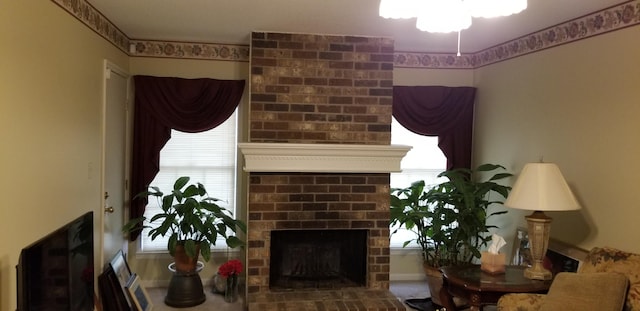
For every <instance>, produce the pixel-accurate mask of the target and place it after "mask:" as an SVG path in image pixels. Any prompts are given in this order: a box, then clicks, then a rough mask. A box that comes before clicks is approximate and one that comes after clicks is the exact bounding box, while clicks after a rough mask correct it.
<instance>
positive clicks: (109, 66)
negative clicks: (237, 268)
mask: <svg viewBox="0 0 640 311" xmlns="http://www.w3.org/2000/svg"><path fill="white" fill-rule="evenodd" d="M112 74H117V75H119V76H121V77H123V78H125V79H126V83H127V86H126V99H125V141H124V144H125V147H124V148H125V154H124V157H125V161H124V166H125V167H124V176H125V180H124V185H123V187H124V188H123V198H124V202H123V207H124V210H123V216H124V219H122V221H123V222H124V221H125V220H126V218H127V216H126V215H128V214H129V206H130V202H129V200H128V198H129V197H130V195H129V192H130V191H129V176H130V171H131V161H130V159H131V140H132V138H131V135H132V124H131V122H132V121H131V120H132V118H131V111H132V108H131V98H132V96H131V94H132V85H131V81H132V79H131V75H130V74H129V73H128V72H127V71H126V70H124V69H122V68H121V67H119V66H118V65H116V64H115V63H113V62H111V61H109V60H108V59H105V60H104V61H103V75H102V104H101V115H102V117H101V119H102V120H101V121H102V124H101V133H102V136H101V140H102V141H101V150H102V152H101V160H100V206H99V208H98V211H97V214H98V215H99V217H100V218H99V221H98V223H97V225H98V226H99V227H100V228H99V232H98V234H99V236H98V240H99V243H97V245H99V247H100V249H101V250H100V252H99V254H98V255H99V256H97V257H98V258H99V259H98V260H99V262H98V264H99V265H98V267H104V265H105V264H107V262H105V260H104V257H105V255H104V254H103V252H104V249H103V247H104V244H103V243H104V233H105V231H104V229H105V225H104V223H105V208H106V207H107V206H106V205H107V200H106V198H105V196H104V193H105V191H106V185H105V178H106V171H105V170H106V159H107V156H106V148H107V146H106V131H107V80H108V79H109V78H110V77H111V75H112ZM127 248H128V243H127V241H126V240H123V241H122V249H123V251H125V253H126V251H127Z"/></svg>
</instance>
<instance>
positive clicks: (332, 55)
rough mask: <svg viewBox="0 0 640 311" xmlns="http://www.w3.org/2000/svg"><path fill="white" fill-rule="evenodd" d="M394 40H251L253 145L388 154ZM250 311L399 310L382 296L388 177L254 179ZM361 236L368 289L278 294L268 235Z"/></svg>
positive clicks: (258, 35)
mask: <svg viewBox="0 0 640 311" xmlns="http://www.w3.org/2000/svg"><path fill="white" fill-rule="evenodd" d="M392 91H393V41H392V40H391V39H388V38H371V37H356V36H328V35H311V34H287V33H263V32H254V33H253V34H252V44H251V112H250V124H251V127H250V132H249V141H250V142H251V143H292V144H360V145H389V144H390V140H391V102H392V97H391V96H392ZM248 211H249V212H248V213H249V216H248V217H249V221H248V229H249V231H248V261H247V267H248V277H247V292H248V297H247V301H248V307H249V310H250V311H254V310H255V311H257V310H405V308H404V307H403V305H402V303H400V302H399V301H398V300H397V299H395V298H394V297H393V295H392V294H391V293H390V292H389V291H388V289H389V173H367V172H362V173H355V174H354V173H336V172H331V171H327V172H322V173H316V172H314V173H298V172H291V173H289V172H282V171H281V172H277V171H275V172H269V171H266V172H265V171H262V172H251V173H250V175H249V199H248ZM292 229H295V230H300V229H326V230H331V229H367V230H368V238H367V239H368V240H367V246H368V248H367V272H366V280H367V281H366V286H365V287H357V288H345V289H342V290H340V289H336V290H296V291H292V292H275V291H272V290H271V289H270V288H269V272H270V268H269V265H270V256H269V255H270V254H269V252H270V233H271V231H272V230H292Z"/></svg>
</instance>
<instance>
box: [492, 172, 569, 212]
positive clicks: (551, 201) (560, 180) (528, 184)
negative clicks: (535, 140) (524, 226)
mask: <svg viewBox="0 0 640 311" xmlns="http://www.w3.org/2000/svg"><path fill="white" fill-rule="evenodd" d="M504 205H505V206H506V207H510V208H516V209H523V210H532V211H570V210H577V209H580V205H579V204H578V201H577V200H576V198H575V197H574V196H573V193H572V192H571V189H570V188H569V185H567V182H566V181H565V179H564V177H563V176H562V173H561V172H560V169H559V168H558V166H557V165H555V164H553V163H528V164H526V165H525V166H524V168H523V169H522V172H520V176H519V177H518V180H516V183H515V184H514V185H513V189H511V192H510V193H509V197H507V200H506V201H505V202H504Z"/></svg>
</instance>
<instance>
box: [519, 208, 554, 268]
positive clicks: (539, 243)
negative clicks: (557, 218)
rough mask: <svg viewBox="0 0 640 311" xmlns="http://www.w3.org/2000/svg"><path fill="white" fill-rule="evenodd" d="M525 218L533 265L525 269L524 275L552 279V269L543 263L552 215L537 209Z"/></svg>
mask: <svg viewBox="0 0 640 311" xmlns="http://www.w3.org/2000/svg"><path fill="white" fill-rule="evenodd" d="M525 219H526V220H527V227H528V228H527V229H528V231H529V243H530V248H529V250H530V251H531V257H532V263H531V267H529V268H527V269H525V270H524V276H525V277H526V278H528V279H532V280H551V278H552V274H551V271H549V270H548V269H546V268H545V267H544V266H543V265H542V262H543V260H544V258H545V257H546V255H547V246H548V245H549V231H550V229H551V217H548V216H547V215H545V214H544V213H543V212H541V211H535V212H533V213H532V214H531V215H529V216H526V217H525Z"/></svg>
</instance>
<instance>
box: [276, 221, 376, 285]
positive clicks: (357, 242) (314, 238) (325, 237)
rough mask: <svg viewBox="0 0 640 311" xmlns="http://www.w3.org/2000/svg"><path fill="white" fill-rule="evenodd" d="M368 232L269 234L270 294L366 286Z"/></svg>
mask: <svg viewBox="0 0 640 311" xmlns="http://www.w3.org/2000/svg"><path fill="white" fill-rule="evenodd" d="M367 234H368V233H367V230H274V231H271V265H270V275H269V287H270V288H271V290H274V291H278V290H291V289H311V288H317V289H338V288H345V287H363V286H366V267H367Z"/></svg>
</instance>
